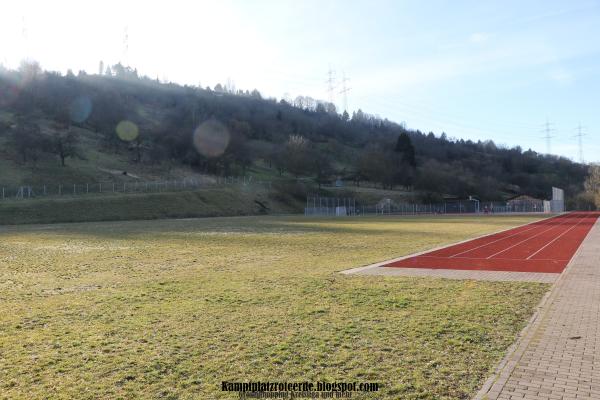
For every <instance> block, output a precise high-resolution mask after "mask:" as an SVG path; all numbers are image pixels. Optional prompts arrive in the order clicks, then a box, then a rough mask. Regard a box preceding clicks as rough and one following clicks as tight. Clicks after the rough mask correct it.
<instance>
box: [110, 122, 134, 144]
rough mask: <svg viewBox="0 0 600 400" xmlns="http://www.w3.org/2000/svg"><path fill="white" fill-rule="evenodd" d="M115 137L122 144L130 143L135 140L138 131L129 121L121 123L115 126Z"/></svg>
mask: <svg viewBox="0 0 600 400" xmlns="http://www.w3.org/2000/svg"><path fill="white" fill-rule="evenodd" d="M115 131H116V132H117V136H119V139H121V140H122V141H124V142H131V141H133V140H135V139H136V138H137V137H138V135H139V133H140V131H139V129H138V127H137V125H136V124H134V123H133V122H131V121H121V122H119V123H118V124H117V127H116V129H115Z"/></svg>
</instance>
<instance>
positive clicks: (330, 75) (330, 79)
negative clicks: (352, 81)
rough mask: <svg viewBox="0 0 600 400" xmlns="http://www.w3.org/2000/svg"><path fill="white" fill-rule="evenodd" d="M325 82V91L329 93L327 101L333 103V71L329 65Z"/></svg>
mask: <svg viewBox="0 0 600 400" xmlns="http://www.w3.org/2000/svg"><path fill="white" fill-rule="evenodd" d="M325 83H327V92H328V93H329V102H330V103H332V104H333V101H334V98H333V93H334V92H333V91H334V90H335V71H333V70H332V69H331V66H329V70H328V71H327V80H326V81H325Z"/></svg>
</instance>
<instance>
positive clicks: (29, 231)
mask: <svg viewBox="0 0 600 400" xmlns="http://www.w3.org/2000/svg"><path fill="white" fill-rule="evenodd" d="M530 221H532V218H531V217H524V216H523V217H497V216H495V217H479V218H472V217H470V218H467V217H464V218H463V217H439V218H358V219H304V218H300V217H262V218H257V217H236V218H208V219H200V220H163V221H138V222H104V223H82V224H63V225H38V226H36V225H32V226H21V227H3V228H0V299H1V301H0V398H3V399H19V398H23V399H25V398H26V399H42V398H59V399H71V398H77V399H97V398H102V399H120V398H126V399H129V398H131V399H137V398H151V399H159V398H161V399H162V398H168V399H213V398H214V399H217V398H235V396H232V395H226V394H224V393H222V392H220V382H221V381H222V380H233V381H245V380H277V381H286V380H287V381H292V380H293V381H297V380H301V381H304V380H308V381H319V380H330V381H332V380H336V381H355V380H356V381H375V382H379V383H381V384H382V385H383V389H382V392H380V393H378V394H377V395H376V396H373V397H372V398H377V399H381V398H390V399H399V398H401V399H468V398H470V397H471V396H472V395H473V394H474V393H475V392H476V391H477V390H478V388H479V386H480V385H481V384H482V382H483V381H484V379H485V378H486V376H487V375H488V374H489V372H490V371H491V370H492V369H493V367H494V366H495V364H496V363H497V362H498V361H499V360H500V359H501V357H502V356H503V354H504V352H505V350H506V349H507V347H508V346H509V345H510V344H511V343H512V342H513V340H514V339H515V337H516V335H517V333H518V332H519V331H520V329H522V328H523V326H524V323H525V321H526V320H527V319H528V318H529V316H530V315H531V314H532V311H533V309H534V306H535V305H536V304H537V303H538V301H539V300H540V298H541V297H542V295H543V294H544V292H545V291H546V290H547V289H548V286H547V285H544V284H534V283H494V282H475V281H453V280H443V279H429V278H408V277H395V278H390V277H374V276H370V277H359V276H345V275H341V274H338V273H337V272H338V271H340V270H344V269H347V268H351V267H355V266H360V265H364V264H368V263H372V262H375V261H380V260H382V259H388V258H391V257H394V256H399V255H402V254H406V253H410V252H414V251H419V250H423V249H425V248H429V247H432V246H437V245H440V244H442V243H448V242H454V241H458V240H461V239H464V238H467V237H470V236H475V235H480V234H483V233H485V232H490V231H495V230H499V229H503V228H507V227H509V226H513V225H516V224H522V223H525V222H530ZM353 398H367V397H366V396H365V397H361V396H357V395H355V396H353Z"/></svg>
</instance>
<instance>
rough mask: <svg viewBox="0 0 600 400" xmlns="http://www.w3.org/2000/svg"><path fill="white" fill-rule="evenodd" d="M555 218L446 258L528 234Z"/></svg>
mask: <svg viewBox="0 0 600 400" xmlns="http://www.w3.org/2000/svg"><path fill="white" fill-rule="evenodd" d="M556 218H558V217H554V218H549V219H547V220H544V221H539V222H540V223H539V224H534V225H535V226H533V227H531V228H529V229H525V230H524V231H519V232H517V233H513V234H512V235H508V236H505V237H503V238H500V239H496V240H493V241H491V242H489V243H486V244H482V245H481V246H477V247H473V248H472V249H469V250H465V251H461V252H460V253H456V254H453V255H451V256H449V257H448V258H454V257H456V256H459V255H461V254H465V253H468V252H470V251H473V250H477V249H480V248H482V247H485V246H488V245H490V244H493V243H496V242H499V241H501V240H504V239H508V238H511V237H513V236H517V235H519V234H521V233H524V232H528V231H530V230H532V229H535V228H537V227H539V226H541V225H548V224H546V222H548V221H552V220H554V219H556ZM514 229H519V228H514Z"/></svg>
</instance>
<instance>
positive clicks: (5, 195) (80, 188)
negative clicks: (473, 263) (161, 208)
mask: <svg viewBox="0 0 600 400" xmlns="http://www.w3.org/2000/svg"><path fill="white" fill-rule="evenodd" d="M230 185H254V186H263V187H267V188H270V187H271V182H270V181H263V180H256V179H253V178H252V177H245V176H242V177H234V176H229V177H220V176H219V177H217V176H215V177H208V176H207V177H200V178H186V179H180V180H163V181H129V182H126V181H122V182H95V183H73V184H50V185H44V184H42V185H24V186H17V187H10V186H4V187H2V188H0V200H8V199H29V198H37V197H56V196H82V195H92V194H109V193H159V192H176V191H186V190H198V189H203V188H210V187H219V186H230Z"/></svg>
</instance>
